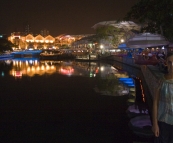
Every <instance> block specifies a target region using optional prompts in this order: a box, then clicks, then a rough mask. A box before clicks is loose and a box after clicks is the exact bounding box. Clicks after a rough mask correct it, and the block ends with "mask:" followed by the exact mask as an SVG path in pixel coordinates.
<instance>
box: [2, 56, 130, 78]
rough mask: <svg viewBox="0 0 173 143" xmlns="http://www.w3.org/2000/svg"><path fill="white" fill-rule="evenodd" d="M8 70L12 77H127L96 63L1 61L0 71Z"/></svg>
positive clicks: (105, 65)
mask: <svg viewBox="0 0 173 143" xmlns="http://www.w3.org/2000/svg"><path fill="white" fill-rule="evenodd" d="M6 67H11V68H9V69H8V70H9V74H10V75H11V76H14V77H20V78H22V77H23V76H29V77H32V76H35V75H40V76H41V75H44V74H48V75H49V74H50V75H51V74H55V73H56V74H63V75H67V76H88V77H96V76H98V74H99V76H101V77H103V78H104V77H107V76H108V75H109V74H111V73H113V74H114V75H115V76H116V77H128V74H127V72H124V71H119V70H117V69H116V68H114V67H113V66H111V65H108V64H105V63H97V62H76V61H40V60H38V59H25V60H23V59H12V60H4V61H1V70H2V71H3V70H4V69H5V68H6Z"/></svg>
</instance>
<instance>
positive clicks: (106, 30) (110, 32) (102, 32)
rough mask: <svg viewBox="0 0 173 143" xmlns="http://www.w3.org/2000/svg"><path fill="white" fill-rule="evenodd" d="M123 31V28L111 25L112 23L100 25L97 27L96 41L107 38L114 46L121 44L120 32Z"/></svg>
mask: <svg viewBox="0 0 173 143" xmlns="http://www.w3.org/2000/svg"><path fill="white" fill-rule="evenodd" d="M120 33H121V30H120V29H118V28H116V27H114V26H111V25H105V26H101V27H98V28H97V29H96V37H95V40H96V41H100V40H106V41H109V42H110V43H111V44H112V45H113V46H115V45H118V44H119V34H120Z"/></svg>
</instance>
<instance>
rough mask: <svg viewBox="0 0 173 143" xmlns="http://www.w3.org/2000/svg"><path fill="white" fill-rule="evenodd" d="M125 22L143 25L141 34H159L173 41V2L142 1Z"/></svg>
mask: <svg viewBox="0 0 173 143" xmlns="http://www.w3.org/2000/svg"><path fill="white" fill-rule="evenodd" d="M124 20H132V21H137V22H139V23H141V24H142V29H141V32H151V33H159V34H162V35H163V36H165V37H166V38H167V39H168V40H170V41H173V0H140V1H139V2H137V3H136V4H135V5H134V6H133V7H132V8H131V10H130V11H129V12H128V13H127V14H126V16H125V18H124Z"/></svg>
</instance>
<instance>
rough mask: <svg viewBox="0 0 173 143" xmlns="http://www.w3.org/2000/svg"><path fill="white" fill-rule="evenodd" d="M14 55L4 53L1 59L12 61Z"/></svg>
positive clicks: (0, 56)
mask: <svg viewBox="0 0 173 143" xmlns="http://www.w3.org/2000/svg"><path fill="white" fill-rule="evenodd" d="M11 58H13V55H12V54H11V53H3V54H1V55H0V59H11Z"/></svg>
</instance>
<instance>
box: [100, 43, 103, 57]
mask: <svg viewBox="0 0 173 143" xmlns="http://www.w3.org/2000/svg"><path fill="white" fill-rule="evenodd" d="M100 49H101V55H102V49H103V45H100Z"/></svg>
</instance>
